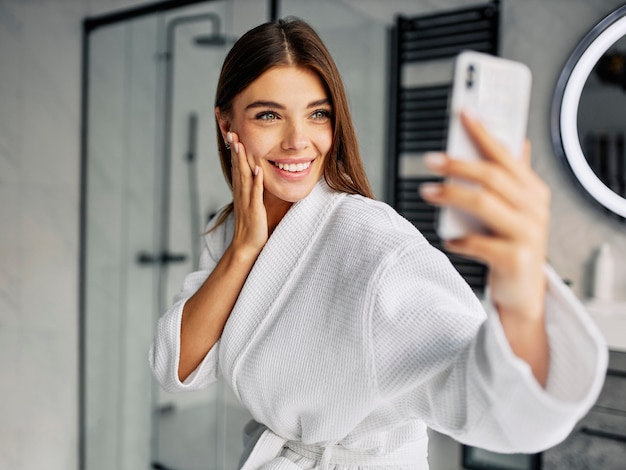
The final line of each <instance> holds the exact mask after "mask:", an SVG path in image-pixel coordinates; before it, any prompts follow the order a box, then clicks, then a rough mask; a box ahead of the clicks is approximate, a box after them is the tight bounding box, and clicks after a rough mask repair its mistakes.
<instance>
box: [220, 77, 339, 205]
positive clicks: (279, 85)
mask: <svg viewBox="0 0 626 470" xmlns="http://www.w3.org/2000/svg"><path fill="white" fill-rule="evenodd" d="M332 112H333V110H332V107H331V104H330V100H329V97H328V94H327V92H326V90H325V88H324V85H323V82H322V81H321V79H320V78H319V77H318V75H317V74H315V73H314V72H312V71H310V70H308V69H304V68H298V67H293V66H280V67H274V68H271V69H269V70H267V71H266V72H265V73H263V74H262V75H261V76H260V77H259V78H257V79H256V80H255V81H253V82H252V83H251V84H250V85H249V86H248V87H247V88H246V89H244V90H243V91H242V92H241V93H240V94H239V95H237V96H236V97H235V99H234V100H233V106H232V111H231V114H230V116H229V119H228V123H227V124H228V125H229V126H230V130H232V131H233V132H235V133H236V134H237V135H238V136H239V140H240V141H241V143H243V145H244V147H245V149H246V152H247V154H248V155H249V156H251V157H252V158H253V159H254V162H255V163H256V165H258V166H259V167H261V169H262V170H263V181H264V188H265V194H264V200H265V203H266V205H268V204H272V200H273V199H274V198H276V199H278V200H279V201H275V202H277V203H278V202H281V201H284V202H290V203H293V202H296V201H299V200H300V199H303V198H304V197H306V196H307V195H308V194H309V193H310V192H311V190H312V189H313V187H314V186H315V184H316V183H317V181H318V180H319V179H320V177H321V176H322V174H323V172H324V162H325V159H326V156H327V154H328V152H329V151H330V147H331V144H332V135H333V129H332ZM222 119H223V117H222ZM220 127H221V128H222V132H223V133H224V134H225V131H228V129H224V127H225V126H220Z"/></svg>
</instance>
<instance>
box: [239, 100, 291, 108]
mask: <svg viewBox="0 0 626 470" xmlns="http://www.w3.org/2000/svg"><path fill="white" fill-rule="evenodd" d="M252 108H274V109H285V107H284V106H283V105H282V104H278V103H276V102H275V101H255V102H253V103H250V104H249V105H248V106H246V110H248V109H252Z"/></svg>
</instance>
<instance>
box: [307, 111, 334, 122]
mask: <svg viewBox="0 0 626 470" xmlns="http://www.w3.org/2000/svg"><path fill="white" fill-rule="evenodd" d="M311 117H312V118H313V119H315V120H324V119H328V118H329V117H330V112H329V111H327V110H325V109H318V110H317V111H315V112H314V113H313V115H312V116H311Z"/></svg>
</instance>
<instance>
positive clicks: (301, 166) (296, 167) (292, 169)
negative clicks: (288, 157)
mask: <svg viewBox="0 0 626 470" xmlns="http://www.w3.org/2000/svg"><path fill="white" fill-rule="evenodd" d="M270 163H271V164H272V165H274V166H275V167H276V168H278V169H280V170H283V171H287V172H289V173H301V172H303V171H306V170H308V169H309V167H310V166H311V163H313V161H312V160H310V161H308V162H302V163H286V162H285V163H283V162H270Z"/></svg>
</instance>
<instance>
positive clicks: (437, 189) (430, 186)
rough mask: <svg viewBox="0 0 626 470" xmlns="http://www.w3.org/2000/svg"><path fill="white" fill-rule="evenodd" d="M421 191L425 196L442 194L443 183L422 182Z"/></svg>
mask: <svg viewBox="0 0 626 470" xmlns="http://www.w3.org/2000/svg"><path fill="white" fill-rule="evenodd" d="M419 192H420V194H421V195H422V196H423V197H435V196H438V195H439V194H441V185H440V184H439V183H422V184H421V185H420V187H419Z"/></svg>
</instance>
